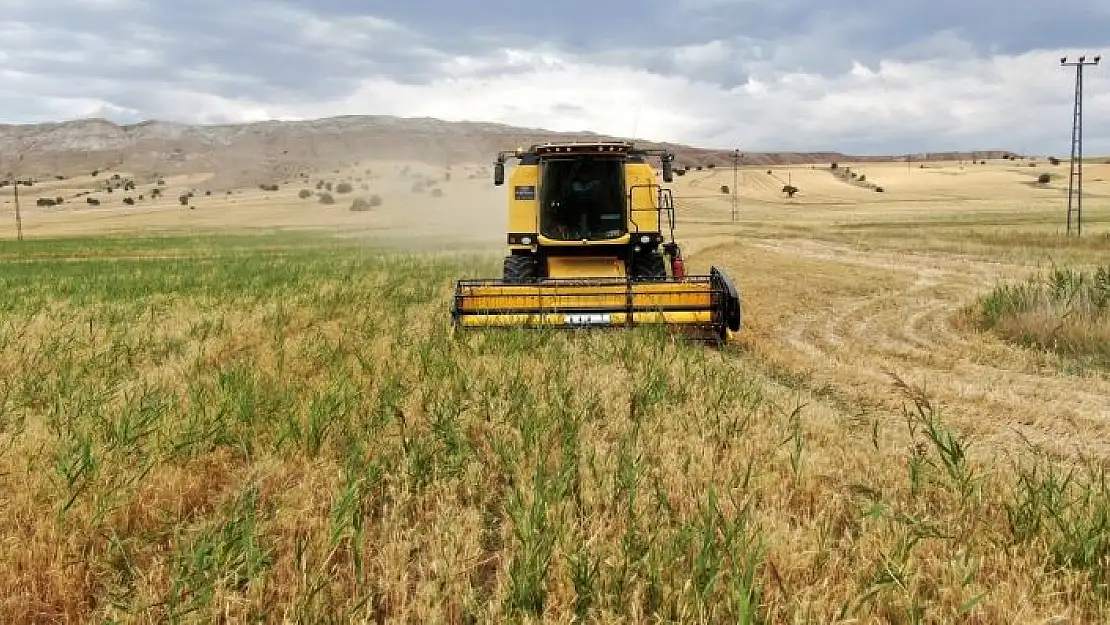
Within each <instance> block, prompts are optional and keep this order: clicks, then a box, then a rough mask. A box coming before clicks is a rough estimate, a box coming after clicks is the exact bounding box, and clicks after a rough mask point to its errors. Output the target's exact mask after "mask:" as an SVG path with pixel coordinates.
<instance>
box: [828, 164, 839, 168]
mask: <svg viewBox="0 0 1110 625" xmlns="http://www.w3.org/2000/svg"><path fill="white" fill-rule="evenodd" d="M837 167H840V165H838V164H836V163H833V164H832V165H830V166H829V169H836V168H837Z"/></svg>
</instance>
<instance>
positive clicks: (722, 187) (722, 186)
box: [721, 184, 728, 193]
mask: <svg viewBox="0 0 1110 625" xmlns="http://www.w3.org/2000/svg"><path fill="white" fill-rule="evenodd" d="M721 193H728V185H727V184H723V185H721Z"/></svg>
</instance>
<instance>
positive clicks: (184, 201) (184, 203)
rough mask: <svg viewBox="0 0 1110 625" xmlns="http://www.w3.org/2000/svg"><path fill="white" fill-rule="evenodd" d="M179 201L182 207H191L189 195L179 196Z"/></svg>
mask: <svg viewBox="0 0 1110 625" xmlns="http://www.w3.org/2000/svg"><path fill="white" fill-rule="evenodd" d="M177 201H178V202H181V205H182V206H188V205H189V195H188V194H185V195H179V196H178V197H177Z"/></svg>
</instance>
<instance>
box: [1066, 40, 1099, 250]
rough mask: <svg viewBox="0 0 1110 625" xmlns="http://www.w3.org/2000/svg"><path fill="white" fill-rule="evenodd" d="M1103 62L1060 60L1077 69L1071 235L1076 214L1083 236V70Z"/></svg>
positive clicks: (1077, 228)
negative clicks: (1073, 218) (1073, 214)
mask: <svg viewBox="0 0 1110 625" xmlns="http://www.w3.org/2000/svg"><path fill="white" fill-rule="evenodd" d="M1101 60H1102V57H1101V56H1096V57H1095V58H1094V60H1092V61H1088V60H1087V57H1085V56H1081V57H1079V58H1078V59H1077V60H1075V61H1068V57H1066V56H1065V57H1062V58H1061V59H1060V65H1061V66H1063V67H1074V68H1075V108H1074V109H1073V113H1072V125H1071V171H1070V172H1069V175H1068V234H1071V221H1072V217H1071V216H1072V213H1075V234H1076V236H1079V235H1082V234H1083V68H1084V67H1086V66H1088V65H1098V63H1099V61H1101Z"/></svg>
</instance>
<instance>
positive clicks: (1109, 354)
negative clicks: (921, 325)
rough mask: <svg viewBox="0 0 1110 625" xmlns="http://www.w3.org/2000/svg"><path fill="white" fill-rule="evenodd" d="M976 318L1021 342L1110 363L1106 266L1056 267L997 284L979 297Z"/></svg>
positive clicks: (1109, 278) (1109, 287) (1109, 276)
mask: <svg viewBox="0 0 1110 625" xmlns="http://www.w3.org/2000/svg"><path fill="white" fill-rule="evenodd" d="M978 318H979V324H980V326H981V327H984V328H988V329H991V330H995V331H997V332H998V333H999V334H1001V335H1002V336H1003V337H1005V338H1007V339H1009V340H1012V341H1015V342H1017V343H1019V344H1021V345H1026V346H1031V347H1037V348H1041V349H1047V350H1051V351H1053V352H1056V353H1059V354H1061V355H1063V356H1066V357H1069V358H1074V359H1082V360H1088V361H1091V362H1093V363H1096V364H1100V365H1102V366H1107V365H1110V265H1105V266H1101V267H1097V268H1095V269H1092V270H1087V271H1083V270H1077V269H1071V268H1067V267H1058V268H1054V269H1052V270H1051V271H1048V272H1045V273H1042V274H1039V275H1034V276H1032V277H1030V278H1029V279H1028V280H1026V281H1025V282H1022V283H1017V284H1002V285H999V286H997V287H995V289H994V290H993V291H991V292H990V293H988V294H987V295H985V296H984V297H983V298H982V299H981V301H980V303H979V311H978Z"/></svg>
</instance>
